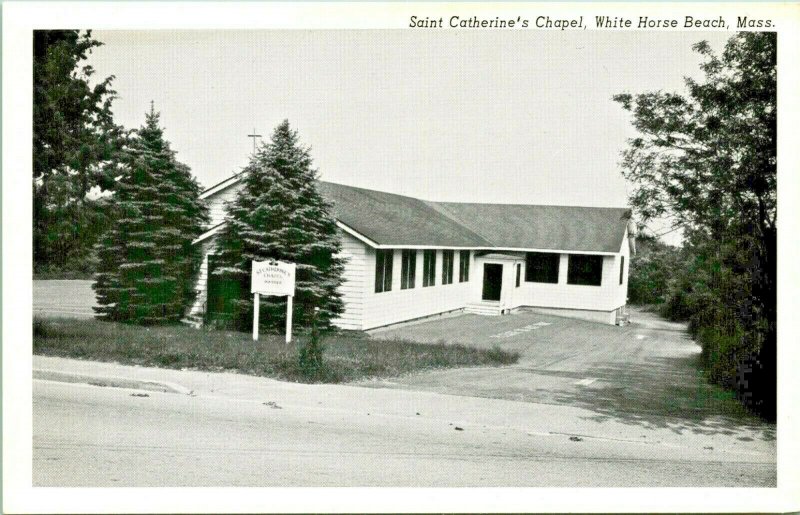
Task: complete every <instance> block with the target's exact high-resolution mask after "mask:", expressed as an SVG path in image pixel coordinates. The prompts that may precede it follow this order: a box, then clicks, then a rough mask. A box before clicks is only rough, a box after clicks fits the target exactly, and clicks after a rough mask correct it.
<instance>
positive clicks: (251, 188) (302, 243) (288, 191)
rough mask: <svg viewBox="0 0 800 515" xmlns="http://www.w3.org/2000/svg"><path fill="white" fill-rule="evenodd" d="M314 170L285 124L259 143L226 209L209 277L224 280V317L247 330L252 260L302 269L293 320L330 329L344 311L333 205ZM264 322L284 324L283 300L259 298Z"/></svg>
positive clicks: (338, 245) (249, 318) (249, 310)
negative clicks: (224, 221) (236, 192)
mask: <svg viewBox="0 0 800 515" xmlns="http://www.w3.org/2000/svg"><path fill="white" fill-rule="evenodd" d="M316 179H317V171H316V170H315V169H313V168H312V159H311V155H310V153H309V149H308V148H306V147H303V146H301V145H300V144H299V141H298V137H297V131H294V130H292V129H291V128H290V126H289V122H288V121H284V122H283V123H281V124H280V125H278V127H277V128H276V129H275V132H274V133H273V135H272V138H271V142H270V143H268V144H262V145H261V147H260V149H259V150H258V151H257V152H256V153H255V154H254V155H253V156H252V159H251V161H250V163H249V164H248V166H247V167H246V168H245V169H244V172H243V187H242V189H241V190H239V193H238V195H237V197H236V199H235V200H233V201H232V202H231V203H230V204H229V205H228V213H227V216H226V219H225V220H226V224H225V227H224V229H223V230H222V231H221V232H220V234H219V235H218V237H217V245H216V247H217V251H216V253H217V257H216V260H217V263H218V264H219V266H218V267H217V268H215V270H214V271H213V272H212V273H213V274H214V275H215V276H216V277H215V279H216V280H220V281H223V282H224V284H225V285H226V286H227V287H224V288H222V291H223V292H225V293H224V294H223V295H225V296H226V297H227V298H226V299H225V301H224V305H225V313H224V314H217V318H227V319H228V320H229V321H231V322H232V323H233V324H234V325H236V326H238V327H240V328H242V329H245V328H246V327H248V326H249V324H250V323H252V322H251V321H252V309H253V301H252V295H251V294H250V272H251V266H252V265H251V263H252V261H253V260H257V261H264V260H267V259H275V260H279V261H286V262H292V263H296V264H297V272H296V283H295V288H296V289H295V297H294V311H293V317H294V320H295V321H296V322H297V324H299V325H308V324H309V323H310V321H311V320H312V317H313V316H314V313H315V311H314V308H319V310H318V312H317V313H316V321H317V323H318V324H319V326H320V328H321V329H328V328H330V321H331V319H333V318H335V317H336V316H337V315H339V314H341V313H342V312H343V311H344V305H343V303H342V300H341V294H340V293H339V292H338V287H339V285H340V284H341V283H342V273H343V271H344V262H343V260H342V259H341V258H340V257H338V255H339V252H340V251H341V241H340V239H339V234H338V230H337V227H336V221H335V220H334V218H333V216H332V215H331V206H330V204H329V203H328V202H327V201H325V199H324V198H323V197H322V196H321V195H320V194H319V192H318V191H317V188H316ZM262 309H263V312H264V313H265V315H266V316H263V317H262V318H261V320H263V321H264V322H266V323H268V324H270V325H272V326H273V327H275V328H279V327H281V325H282V324H283V321H284V320H285V312H286V298H285V297H266V298H263V297H262Z"/></svg>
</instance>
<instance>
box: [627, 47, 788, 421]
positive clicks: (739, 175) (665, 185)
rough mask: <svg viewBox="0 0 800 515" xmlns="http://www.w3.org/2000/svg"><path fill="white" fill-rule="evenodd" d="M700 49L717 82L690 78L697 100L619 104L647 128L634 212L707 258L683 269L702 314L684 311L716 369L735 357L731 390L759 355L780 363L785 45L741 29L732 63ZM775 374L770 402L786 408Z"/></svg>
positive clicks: (653, 97)
mask: <svg viewBox="0 0 800 515" xmlns="http://www.w3.org/2000/svg"><path fill="white" fill-rule="evenodd" d="M694 49H695V50H696V51H697V52H698V53H699V54H700V55H702V56H703V58H704V62H703V64H702V66H701V68H702V70H703V72H704V73H705V77H704V79H703V80H702V81H695V80H692V79H686V87H687V90H688V92H687V93H686V94H679V93H670V92H663V91H658V92H650V93H643V94H638V95H630V94H621V95H617V96H615V97H614V99H615V100H616V101H618V102H619V103H620V104H621V105H622V106H623V108H624V109H626V110H628V111H630V112H631V113H632V114H633V125H634V127H635V128H636V129H637V131H638V132H639V136H638V137H636V138H633V139H631V140H630V142H629V146H628V149H627V150H626V151H625V152H624V155H623V163H622V165H623V173H624V175H625V177H626V178H627V179H628V180H629V181H630V182H631V183H632V184H633V186H634V189H633V193H632V195H631V198H630V202H631V205H632V207H633V208H634V210H635V211H636V212H637V213H639V215H640V216H641V217H642V218H644V219H645V220H647V219H650V218H654V217H659V216H668V217H670V218H672V219H674V220H676V221H677V223H678V224H680V225H681V226H682V227H683V228H684V231H685V234H686V243H687V246H688V247H689V248H690V250H691V251H692V253H693V254H694V256H695V259H694V261H692V262H691V264H690V266H689V267H688V268H687V269H686V270H684V271H683V272H684V274H685V278H684V279H686V280H689V281H690V282H689V283H688V284H687V283H686V281H681V283H682V284H683V289H684V290H690V291H689V293H687V291H678V292H675V294H676V298H678V297H680V298H681V299H684V300H685V301H688V302H689V303H690V304H692V306H693V307H692V308H691V309H685V308H686V307H685V306H684V307H683V308H680V309H679V310H678V311H681V312H687V313H690V314H691V315H690V321H691V324H692V328H693V330H694V332H695V334H697V335H700V336H702V335H705V337H703V338H701V343H703V344H704V346H706V347H707V348H705V349H704V350H705V351H706V352H705V355H706V356H707V357H708V360H710V361H709V362H708V365H709V366H712V367H713V366H717V365H719V363H718V362H717V361H719V360H723V361H725V363H726V366H724V367H720V370H721V372H720V373H719V374H717V376H716V379H717V380H718V381H720V382H722V383H723V384H728V385H731V383H732V382H733V381H734V379H735V378H734V377H733V376H735V374H736V364H737V363H738V364H740V365H741V363H743V362H744V361H745V357H746V356H748V355H752V354H753V353H755V355H757V356H759V357H758V360H759V361H760V363H761V364H762V365H764V366H765V367H772V370H773V372H774V365H775V363H774V356H775V321H776V296H775V284H776V240H777V220H776V216H777V189H776V172H777V160H776V150H777V148H776V130H777V125H776V116H777V96H776V91H777V85H776V78H777V71H776V63H777V38H776V34H775V33H767V32H763V33H758V32H741V33H738V34H736V35H735V36H733V37H732V38H731V39H730V40H729V41H728V42H727V44H726V45H725V48H724V50H723V51H722V53H721V54H720V55H716V54H715V53H714V52H713V51H712V49H711V48H710V46H709V45H708V44H707V43H706V42H701V43H698V44H696V45H695V46H694ZM673 300H675V299H673ZM682 302H683V301H682ZM719 342H723V343H724V344H723V343H719ZM731 342H734V343H731ZM714 348H717V350H718V351H719V352H717V351H715V350H714ZM709 349H710V350H709ZM715 360H716V361H715ZM770 374H771V373H768V372H767V373H765V375H764V377H766V378H767V379H766V380H765V381H766V382H764V383H763V385H762V386H763V387H764V391H763V392H762V393H763V397H762V401H763V402H764V403H773V404H772V410H774V397H775V392H774V386H775V384H774V377H772V378H771V379H770ZM770 381H771V386H770ZM765 410H766V411H770V408H765Z"/></svg>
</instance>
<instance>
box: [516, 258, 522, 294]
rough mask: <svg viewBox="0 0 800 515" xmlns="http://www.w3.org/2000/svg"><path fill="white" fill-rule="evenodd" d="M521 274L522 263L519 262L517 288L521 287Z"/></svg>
mask: <svg viewBox="0 0 800 515" xmlns="http://www.w3.org/2000/svg"><path fill="white" fill-rule="evenodd" d="M521 276H522V265H520V264H519V263H517V288H519V280H520V277H521Z"/></svg>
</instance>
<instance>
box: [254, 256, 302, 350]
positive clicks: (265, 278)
mask: <svg viewBox="0 0 800 515" xmlns="http://www.w3.org/2000/svg"><path fill="white" fill-rule="evenodd" d="M296 268H297V266H296V265H295V264H294V263H282V262H280V261H274V260H270V261H253V268H252V272H251V274H250V293H252V294H253V340H258V312H259V307H260V304H261V297H260V296H261V295H277V296H280V297H282V296H284V295H286V343H289V342H291V341H292V300H293V298H294V276H295V270H296Z"/></svg>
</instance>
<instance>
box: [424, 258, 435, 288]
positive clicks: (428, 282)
mask: <svg viewBox="0 0 800 515" xmlns="http://www.w3.org/2000/svg"><path fill="white" fill-rule="evenodd" d="M435 284H436V251H435V250H426V251H424V253H423V254H422V286H423V287H425V286H434V285H435Z"/></svg>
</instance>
